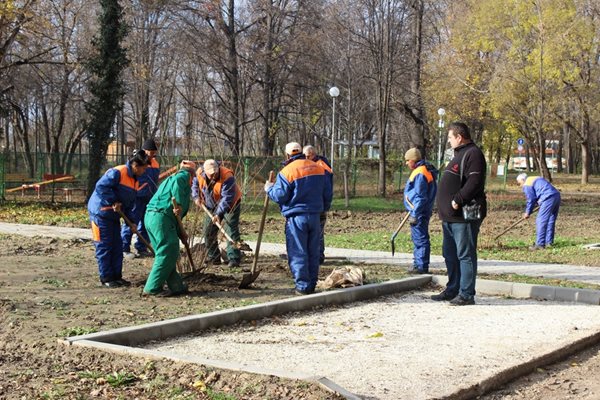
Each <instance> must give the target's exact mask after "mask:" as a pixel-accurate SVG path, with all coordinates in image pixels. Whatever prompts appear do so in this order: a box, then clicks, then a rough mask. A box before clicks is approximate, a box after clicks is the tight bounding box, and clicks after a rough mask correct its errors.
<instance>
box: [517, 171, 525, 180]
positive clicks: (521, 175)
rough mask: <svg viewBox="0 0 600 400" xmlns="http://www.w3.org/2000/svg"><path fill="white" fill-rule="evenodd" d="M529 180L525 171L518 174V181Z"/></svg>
mask: <svg viewBox="0 0 600 400" xmlns="http://www.w3.org/2000/svg"><path fill="white" fill-rule="evenodd" d="M526 180H527V174H526V173H525V172H523V173H521V174H519V175H517V182H525V181H526Z"/></svg>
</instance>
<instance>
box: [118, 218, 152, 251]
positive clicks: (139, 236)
mask: <svg viewBox="0 0 600 400" xmlns="http://www.w3.org/2000/svg"><path fill="white" fill-rule="evenodd" d="M118 213H119V215H120V216H121V218H123V221H125V223H126V224H127V226H129V229H131V231H132V232H133V233H135V234H136V235H137V237H138V238H139V239H140V240H141V241H142V243H144V244H145V245H146V247H147V248H148V250H150V252H151V253H152V254H154V249H153V248H152V245H151V244H150V243H148V241H147V240H146V238H145V237H144V236H142V235H141V234H140V233H139V232H138V230H137V226H135V225H134V224H133V222H131V221H130V220H129V218H127V216H126V215H125V213H124V212H123V211H121V210H119V211H118Z"/></svg>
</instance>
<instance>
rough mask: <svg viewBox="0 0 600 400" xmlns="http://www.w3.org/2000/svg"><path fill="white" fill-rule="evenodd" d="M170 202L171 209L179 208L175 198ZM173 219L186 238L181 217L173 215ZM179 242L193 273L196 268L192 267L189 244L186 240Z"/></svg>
mask: <svg viewBox="0 0 600 400" xmlns="http://www.w3.org/2000/svg"><path fill="white" fill-rule="evenodd" d="M171 202H172V203H173V208H175V207H178V206H179V205H178V204H177V200H175V197H171ZM175 217H176V218H177V225H179V230H180V231H181V233H183V236H184V237H187V233H186V232H185V228H184V227H183V222H181V217H180V216H179V215H175ZM181 241H182V242H183V245H184V246H185V252H186V254H187V256H188V259H189V260H190V267H192V271H195V270H196V266H195V265H194V258H193V257H192V252H191V251H190V244H189V242H188V240H187V239H186V240H183V239H181Z"/></svg>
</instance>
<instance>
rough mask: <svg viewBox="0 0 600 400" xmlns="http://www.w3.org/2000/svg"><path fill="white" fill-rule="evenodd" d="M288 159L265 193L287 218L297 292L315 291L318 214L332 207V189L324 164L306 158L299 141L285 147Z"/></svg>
mask: <svg viewBox="0 0 600 400" xmlns="http://www.w3.org/2000/svg"><path fill="white" fill-rule="evenodd" d="M285 153H286V156H287V160H286V162H285V166H284V167H283V169H282V170H281V171H280V172H279V173H278V174H277V179H276V180H275V183H273V182H267V183H265V192H266V193H267V195H268V196H269V198H270V199H271V200H273V201H274V202H275V203H277V204H279V207H280V209H281V214H282V215H283V216H284V217H285V218H286V222H285V243H286V249H287V255H288V265H289V267H290V270H291V272H292V275H293V276H294V281H295V286H296V293H297V294H300V295H305V294H310V293H314V291H315V287H316V285H317V279H318V276H319V238H320V233H321V227H320V223H319V216H320V214H321V213H322V212H324V211H327V210H329V207H330V206H331V200H332V197H333V190H332V187H331V184H330V181H329V179H327V178H326V177H325V170H324V169H323V167H321V166H320V165H318V164H317V163H315V162H314V161H311V160H307V159H306V157H305V156H304V154H302V147H301V146H300V144H299V143H295V142H292V143H288V144H287V145H286V146H285Z"/></svg>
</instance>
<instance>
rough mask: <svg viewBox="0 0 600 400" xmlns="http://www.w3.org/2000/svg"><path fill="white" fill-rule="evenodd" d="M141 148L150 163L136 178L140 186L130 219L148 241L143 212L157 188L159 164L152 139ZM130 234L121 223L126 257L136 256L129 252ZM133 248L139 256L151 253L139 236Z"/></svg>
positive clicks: (127, 226) (131, 233)
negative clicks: (132, 216)
mask: <svg viewBox="0 0 600 400" xmlns="http://www.w3.org/2000/svg"><path fill="white" fill-rule="evenodd" d="M142 150H144V151H145V152H146V154H147V155H148V158H149V159H150V165H149V166H148V168H147V169H146V172H145V173H144V174H143V175H142V176H140V177H139V179H138V181H139V184H140V188H139V190H138V192H137V197H136V199H135V207H134V209H133V211H134V219H132V222H133V223H134V224H137V230H138V234H139V235H142V236H143V237H144V239H146V241H148V232H146V227H145V226H144V214H146V206H147V205H148V203H149V202H150V199H151V198H152V196H153V195H154V193H156V190H157V189H158V176H159V174H160V165H159V164H158V161H156V154H157V152H158V147H157V146H156V142H155V141H154V139H147V140H146V141H145V142H144V144H143V145H142ZM132 236H133V232H132V231H131V228H130V227H129V225H127V224H123V225H122V226H121V240H122V243H123V256H124V257H125V258H127V259H132V258H135V257H136V255H135V254H134V253H131V238H132ZM135 249H136V251H137V255H138V256H140V257H149V256H151V254H152V253H150V252H149V251H148V249H146V245H145V244H144V242H143V241H142V240H140V238H139V237H138V238H137V240H136V242H135Z"/></svg>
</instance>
